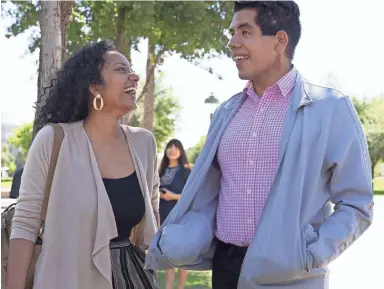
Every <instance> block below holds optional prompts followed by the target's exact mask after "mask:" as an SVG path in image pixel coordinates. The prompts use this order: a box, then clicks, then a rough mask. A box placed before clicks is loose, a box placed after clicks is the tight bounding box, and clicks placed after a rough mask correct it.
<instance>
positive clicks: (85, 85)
mask: <svg viewBox="0 0 384 289" xmlns="http://www.w3.org/2000/svg"><path fill="white" fill-rule="evenodd" d="M115 50H116V48H115V46H114V45H113V44H112V42H110V41H99V42H96V43H92V44H88V45H86V46H85V47H83V48H82V49H80V50H79V51H78V52H76V53H75V54H74V55H73V56H71V57H70V58H69V59H68V60H67V61H66V62H65V63H64V65H63V66H62V68H61V69H60V70H59V71H58V72H57V75H56V78H53V79H52V81H51V85H50V86H49V87H46V88H45V89H44V93H43V95H42V96H41V97H40V98H39V99H40V100H39V101H37V102H36V117H35V122H34V129H35V133H37V132H38V131H39V130H40V129H41V128H42V127H44V126H45V125H46V124H48V123H71V122H76V121H80V120H84V119H85V118H86V117H87V116H88V105H89V98H90V91H89V86H90V85H91V84H103V79H102V76H101V69H102V67H103V65H104V63H105V59H104V55H105V53H106V52H108V51H115Z"/></svg>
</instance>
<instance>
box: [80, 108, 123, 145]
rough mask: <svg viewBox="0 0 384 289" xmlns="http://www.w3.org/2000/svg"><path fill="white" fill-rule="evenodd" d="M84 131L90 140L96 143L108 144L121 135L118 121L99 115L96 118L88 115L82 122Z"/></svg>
mask: <svg viewBox="0 0 384 289" xmlns="http://www.w3.org/2000/svg"><path fill="white" fill-rule="evenodd" d="M84 130H85V131H86V133H87V134H88V137H89V138H90V139H91V140H93V141H96V142H98V143H108V142H111V141H114V140H116V139H119V138H121V137H122V135H123V133H122V130H121V127H120V122H119V120H118V119H116V118H114V117H111V116H108V115H103V114H101V113H100V115H98V116H95V115H92V114H90V115H89V116H88V118H87V119H86V120H85V121H84Z"/></svg>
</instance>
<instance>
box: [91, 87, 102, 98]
mask: <svg viewBox="0 0 384 289" xmlns="http://www.w3.org/2000/svg"><path fill="white" fill-rule="evenodd" d="M89 92H90V93H91V95H92V96H93V97H95V96H96V95H98V94H100V91H99V89H98V88H97V85H96V84H91V85H89Z"/></svg>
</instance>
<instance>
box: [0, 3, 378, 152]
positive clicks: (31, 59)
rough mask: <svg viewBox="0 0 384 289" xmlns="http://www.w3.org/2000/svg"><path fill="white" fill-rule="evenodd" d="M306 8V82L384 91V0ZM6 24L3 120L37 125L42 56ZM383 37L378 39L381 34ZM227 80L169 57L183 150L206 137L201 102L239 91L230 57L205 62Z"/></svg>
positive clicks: (302, 47) (302, 64) (141, 62)
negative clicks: (10, 32) (330, 80)
mask: <svg viewBox="0 0 384 289" xmlns="http://www.w3.org/2000/svg"><path fill="white" fill-rule="evenodd" d="M297 2H298V4H299V6H300V10H301V23H302V29H303V30H302V37H301V40H300V42H299V45H298V47H297V49H296V54H295V58H294V61H293V62H294V64H295V66H296V68H297V69H298V70H299V71H300V73H301V74H302V75H304V77H305V78H307V79H309V80H311V81H312V82H314V83H318V84H324V82H325V80H326V79H327V76H328V74H329V73H331V74H332V75H334V76H335V77H336V78H337V80H338V81H337V83H338V89H339V90H341V91H342V92H343V93H345V94H347V95H350V96H356V97H368V98H369V97H373V96H375V95H379V94H380V93H384V53H383V51H384V48H383V47H384V37H383V36H382V35H383V30H384V17H383V16H382V11H384V1H380V0H377V1H375V0H366V1H365V2H364V4H363V2H362V1H357V0H349V1H348V0H333V1H330V0H298V1H297ZM6 23H9V19H2V23H1V29H2V32H3V33H1V35H0V37H1V38H0V61H1V62H0V63H1V78H0V85H1V86H0V87H1V91H0V96H1V99H0V108H1V112H2V116H1V119H2V121H5V120H6V121H7V122H8V123H9V122H10V123H14V124H22V123H24V122H28V121H32V120H33V116H34V110H33V105H34V102H35V100H36V92H37V88H36V84H37V60H38V54H37V53H35V54H33V55H31V54H30V53H28V51H27V48H28V36H29V35H27V34H24V35H19V36H18V37H16V38H11V39H6V38H5V36H4V33H5V25H6ZM380 35H381V36H380ZM145 47H146V46H145V42H143V43H141V45H140V48H141V49H140V50H141V51H142V53H139V52H134V53H133V54H132V59H133V68H134V69H135V70H136V71H137V72H138V73H139V74H140V75H145V63H146V49H145ZM202 66H204V67H212V68H213V69H214V70H215V71H216V72H217V73H219V74H220V75H222V76H223V80H219V79H217V78H216V77H215V76H213V75H210V74H209V73H208V72H206V71H205V70H204V69H201V68H199V67H196V66H195V65H193V64H191V63H188V62H187V61H186V60H183V59H180V57H178V56H177V55H174V56H171V57H169V58H167V59H166V60H165V62H164V64H163V66H162V67H161V71H162V72H163V73H164V83H163V84H162V85H164V86H166V87H171V88H172V90H173V93H174V95H175V96H176V97H177V98H178V100H179V102H180V104H181V105H182V110H181V112H180V118H179V120H178V127H177V131H176V132H175V135H174V136H172V137H176V138H179V139H180V140H181V141H182V142H183V143H184V145H185V147H187V148H188V147H191V146H193V145H194V144H196V143H197V142H198V140H199V139H200V137H201V136H203V135H205V134H206V132H207V130H208V126H209V114H210V112H211V111H212V109H213V108H212V107H210V106H209V105H206V104H204V99H205V98H206V97H208V96H209V95H210V94H211V93H213V94H214V95H215V96H216V97H217V98H218V99H219V100H220V102H223V101H225V100H226V99H228V98H230V97H231V96H232V95H233V94H235V93H237V92H239V91H241V90H242V88H243V86H244V85H245V82H244V81H242V80H240V79H239V78H238V74H237V69H236V66H235V64H234V63H233V61H232V60H231V59H228V58H215V59H213V60H211V61H203V63H202Z"/></svg>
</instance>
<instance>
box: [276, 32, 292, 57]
mask: <svg viewBox="0 0 384 289" xmlns="http://www.w3.org/2000/svg"><path fill="white" fill-rule="evenodd" d="M276 39H277V43H276V46H275V47H276V51H277V52H280V53H285V51H286V49H287V46H288V41H289V39H288V34H287V32H285V31H282V30H280V31H278V32H277V33H276Z"/></svg>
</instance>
